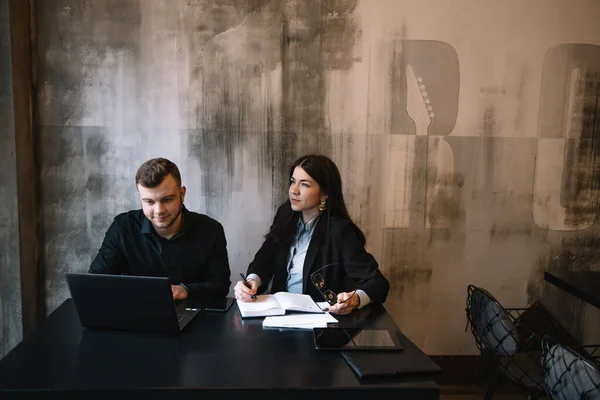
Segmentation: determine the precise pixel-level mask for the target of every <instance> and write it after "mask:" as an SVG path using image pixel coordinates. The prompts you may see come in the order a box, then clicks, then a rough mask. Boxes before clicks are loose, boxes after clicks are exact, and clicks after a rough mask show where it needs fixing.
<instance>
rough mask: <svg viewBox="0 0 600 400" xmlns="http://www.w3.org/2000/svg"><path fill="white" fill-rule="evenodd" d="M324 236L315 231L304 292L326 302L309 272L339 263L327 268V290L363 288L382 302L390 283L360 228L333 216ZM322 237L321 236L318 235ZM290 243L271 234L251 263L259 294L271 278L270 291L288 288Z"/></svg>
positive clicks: (249, 268) (304, 279)
mask: <svg viewBox="0 0 600 400" xmlns="http://www.w3.org/2000/svg"><path fill="white" fill-rule="evenodd" d="M327 222H329V224H328V226H327V227H326V229H325V231H324V232H323V234H322V235H317V234H316V229H315V233H314V234H313V236H312V238H311V241H310V244H309V246H308V251H307V253H306V259H305V261H304V269H303V276H302V278H303V279H302V285H303V289H302V293H305V294H309V295H310V296H311V297H312V298H313V299H314V300H315V301H323V300H324V298H323V296H322V294H321V292H320V291H319V290H318V289H317V288H316V287H315V286H314V284H313V283H312V281H311V280H310V274H311V273H312V272H314V271H316V270H318V269H319V268H321V267H323V266H325V265H327V264H336V265H333V266H330V267H327V268H326V269H325V271H324V272H325V273H324V274H323V278H324V279H325V289H330V290H333V291H334V292H335V293H336V294H337V293H340V292H349V291H352V290H354V289H362V290H364V292H365V293H367V294H368V295H369V297H370V298H371V301H374V302H377V303H383V302H384V301H385V299H386V297H387V294H388V291H389V288H390V285H389V282H388V280H387V279H386V278H385V277H384V276H383V274H382V273H381V272H380V271H379V268H378V264H377V261H375V258H374V257H373V256H372V255H371V254H370V253H368V252H367V251H366V250H365V248H364V245H363V244H362V242H361V241H360V239H359V236H358V232H357V230H356V229H357V228H356V227H355V225H354V224H353V223H352V222H350V221H349V220H347V219H342V218H335V217H332V218H330V219H329V221H326V220H322V221H319V222H318V223H319V224H320V223H324V224H327ZM319 236H320V237H319ZM289 249H290V247H289V245H288V246H286V245H283V244H282V243H280V242H277V241H276V240H275V239H274V238H271V237H268V238H267V239H266V240H265V242H264V243H263V245H262V246H261V248H260V249H259V250H258V252H257V253H256V255H255V256H254V260H253V261H252V262H251V263H250V265H249V266H248V274H252V273H254V274H256V275H258V276H260V279H261V280H262V286H261V288H260V289H259V293H262V292H264V291H265V290H266V289H267V287H268V284H269V282H270V281H271V279H272V280H273V283H272V286H271V290H270V291H271V293H277V292H282V291H285V290H286V282H287V277H288V272H287V268H286V267H287V261H288V255H289Z"/></svg>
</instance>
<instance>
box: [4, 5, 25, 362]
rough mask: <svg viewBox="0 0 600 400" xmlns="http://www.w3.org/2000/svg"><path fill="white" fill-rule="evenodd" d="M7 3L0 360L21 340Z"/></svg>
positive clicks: (6, 7) (6, 12)
mask: <svg viewBox="0 0 600 400" xmlns="http://www.w3.org/2000/svg"><path fill="white" fill-rule="evenodd" d="M11 77H12V73H11V57H10V33H9V23H8V0H0V182H2V185H1V186H0V357H2V356H4V355H5V354H6V353H7V352H8V351H9V350H10V349H12V348H13V347H14V346H15V345H16V344H17V343H19V341H20V340H21V337H22V321H21V284H20V264H19V214H18V211H17V179H16V174H17V172H16V160H15V130H14V123H13V96H12V78H11Z"/></svg>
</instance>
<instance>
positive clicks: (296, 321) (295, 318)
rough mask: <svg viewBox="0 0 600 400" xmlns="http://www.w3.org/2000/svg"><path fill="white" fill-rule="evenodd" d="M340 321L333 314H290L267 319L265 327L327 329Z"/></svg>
mask: <svg viewBox="0 0 600 400" xmlns="http://www.w3.org/2000/svg"><path fill="white" fill-rule="evenodd" d="M337 322H338V320H337V319H335V318H334V317H333V316H332V315H331V314H328V313H324V314H290V315H282V316H278V317H266V318H265V319H264V320H263V326H264V327H269V328H306V329H310V328H326V327H327V324H328V323H329V324H335V323H337Z"/></svg>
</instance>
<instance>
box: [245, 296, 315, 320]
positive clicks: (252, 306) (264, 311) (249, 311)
mask: <svg viewBox="0 0 600 400" xmlns="http://www.w3.org/2000/svg"><path fill="white" fill-rule="evenodd" d="M237 306H238V310H239V311H240V315H241V316H242V318H248V317H266V316H269V315H285V313H286V311H299V312H306V313H323V310H321V308H320V307H319V306H318V305H317V303H315V302H314V300H313V299H312V298H311V297H310V296H309V295H307V294H296V293H288V292H278V293H275V294H263V295H259V296H256V301H251V302H244V301H239V300H238V301H237Z"/></svg>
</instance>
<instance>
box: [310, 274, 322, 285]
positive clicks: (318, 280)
mask: <svg viewBox="0 0 600 400" xmlns="http://www.w3.org/2000/svg"><path fill="white" fill-rule="evenodd" d="M311 279H312V281H313V283H314V284H315V286H316V287H319V288H321V287H323V284H324V283H325V279H323V276H322V275H321V274H316V275H313V276H312V277H311Z"/></svg>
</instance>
